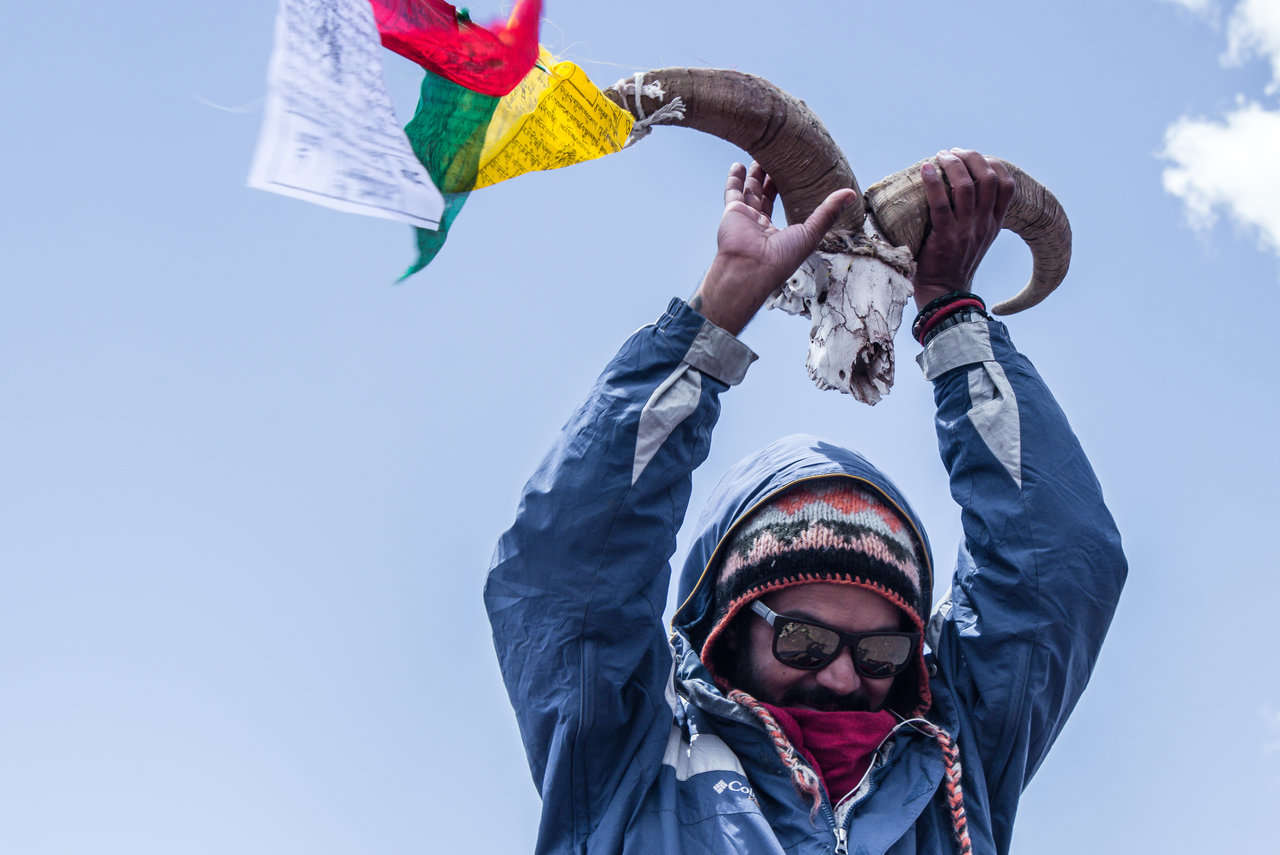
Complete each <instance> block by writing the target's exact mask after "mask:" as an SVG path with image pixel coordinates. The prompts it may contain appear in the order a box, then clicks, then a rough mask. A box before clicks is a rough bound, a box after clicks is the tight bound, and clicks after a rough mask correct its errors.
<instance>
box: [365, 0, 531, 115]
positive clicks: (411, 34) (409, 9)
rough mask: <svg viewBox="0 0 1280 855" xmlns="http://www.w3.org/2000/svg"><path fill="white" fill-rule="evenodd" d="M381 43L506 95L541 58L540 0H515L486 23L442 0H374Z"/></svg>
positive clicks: (457, 79)
mask: <svg viewBox="0 0 1280 855" xmlns="http://www.w3.org/2000/svg"><path fill="white" fill-rule="evenodd" d="M372 2H373V14H374V19H375V20H376V21H377V24H378V32H379V33H381V35H382V44H383V45H384V46H385V47H387V48H389V49H390V50H393V51H395V52H396V53H398V54H400V55H401V56H403V57H405V58H406V59H410V60H413V61H414V62H416V63H417V64H418V65H420V66H422V67H423V68H425V69H426V70H427V71H429V72H431V73H433V74H438V75H440V76H441V77H444V78H446V79H448V80H451V81H453V82H454V83H457V84H458V85H460V86H465V87H466V88H468V89H470V90H472V91H474V92H479V93H481V94H483V95H497V96H500V95H506V94H507V93H508V92H510V91H511V90H512V89H514V88H515V86H516V84H518V83H519V82H520V81H521V79H523V78H524V76H525V74H526V73H527V72H528V71H529V69H530V68H532V67H533V63H534V61H535V60H536V59H537V58H538V24H539V18H540V16H541V15H542V0H516V4H515V8H514V9H512V10H511V17H510V18H508V19H507V22H506V23H505V24H503V23H502V22H501V21H497V22H494V23H493V24H491V25H490V26H489V27H488V28H486V27H481V26H478V25H477V24H474V23H472V21H471V16H470V14H469V13H468V12H467V10H466V9H463V10H461V11H459V10H458V9H457V8H456V7H454V6H452V5H450V4H449V3H445V2H443V0H372Z"/></svg>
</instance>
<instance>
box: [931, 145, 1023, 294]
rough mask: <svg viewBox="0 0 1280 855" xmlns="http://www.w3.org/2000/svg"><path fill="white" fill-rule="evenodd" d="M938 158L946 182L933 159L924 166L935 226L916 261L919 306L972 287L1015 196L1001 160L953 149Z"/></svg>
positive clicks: (1010, 177)
mask: <svg viewBox="0 0 1280 855" xmlns="http://www.w3.org/2000/svg"><path fill="white" fill-rule="evenodd" d="M938 162H939V163H940V164H941V165H942V171H943V172H945V173H946V179H947V180H946V183H944V182H943V180H942V175H940V174H939V172H938V170H937V169H936V168H935V167H934V165H933V164H932V163H925V164H924V166H923V167H922V168H921V176H920V177H921V178H922V179H923V180H924V193H925V198H926V199H927V200H928V202H929V221H930V224H931V227H932V228H931V230H930V232H929V236H928V237H926V238H925V241H924V245H923V246H921V247H920V255H919V257H918V258H917V259H916V275H915V280H914V285H915V298H916V308H917V309H922V308H924V306H925V305H926V304H928V303H929V301H930V300H933V299H934V298H935V297H941V296H942V295H944V294H948V293H950V292H952V291H968V290H969V287H970V285H971V284H972V282H973V274H974V273H975V272H976V271H977V269H978V264H979V263H980V262H981V261H982V257H983V256H984V255H986V252H987V249H988V248H989V247H990V246H991V243H992V241H994V240H995V239H996V235H998V234H999V233H1000V228H1001V224H1002V223H1003V222H1004V215H1005V212H1006V211H1007V210H1008V209H1009V202H1010V201H1011V200H1012V199H1013V190H1014V183H1013V177H1012V176H1010V175H1009V170H1008V169H1006V168H1005V166H1004V164H1002V163H1000V162H999V161H994V160H988V159H987V158H985V157H983V156H982V155H981V154H979V153H978V152H976V151H969V150H965V149H958V148H953V149H951V150H950V151H941V152H938ZM947 183H949V184H950V185H951V195H950V198H948V196H947Z"/></svg>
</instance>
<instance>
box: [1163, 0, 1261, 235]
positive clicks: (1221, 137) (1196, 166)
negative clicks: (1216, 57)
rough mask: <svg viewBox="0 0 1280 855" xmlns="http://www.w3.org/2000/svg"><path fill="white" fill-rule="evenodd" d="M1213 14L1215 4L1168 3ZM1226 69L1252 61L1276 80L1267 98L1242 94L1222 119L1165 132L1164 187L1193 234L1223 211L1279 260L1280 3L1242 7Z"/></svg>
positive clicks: (1255, 1)
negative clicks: (1278, 104)
mask: <svg viewBox="0 0 1280 855" xmlns="http://www.w3.org/2000/svg"><path fill="white" fill-rule="evenodd" d="M1166 2H1173V3H1177V4H1178V5H1180V6H1184V7H1186V8H1188V9H1191V10H1192V11H1196V12H1202V13H1205V14H1212V13H1215V12H1216V11H1217V7H1216V6H1215V4H1214V3H1213V2H1211V0H1166ZM1226 40H1227V44H1226V50H1225V52H1224V53H1223V55H1222V63H1223V64H1224V65H1242V64H1244V63H1245V62H1248V61H1250V60H1254V59H1261V60H1264V61H1267V62H1270V64H1271V71H1272V78H1271V82H1270V83H1269V84H1268V85H1267V86H1266V88H1265V90H1264V92H1263V93H1262V94H1261V96H1254V97H1250V96H1248V95H1246V94H1243V93H1241V94H1240V95H1238V96H1237V98H1236V106H1235V107H1234V108H1233V109H1231V110H1229V111H1228V112H1227V113H1226V114H1225V115H1223V116H1221V117H1219V118H1205V117H1191V116H1183V117H1181V118H1179V119H1178V120H1177V121H1175V122H1174V123H1173V124H1172V125H1170V126H1169V128H1168V129H1167V130H1166V131H1165V138H1164V148H1163V150H1162V151H1161V152H1160V157H1161V158H1163V159H1164V160H1167V161H1169V162H1170V163H1169V165H1168V166H1167V167H1166V168H1165V170H1164V174H1163V182H1164V188H1165V190H1167V191H1168V192H1169V193H1171V194H1173V195H1174V196H1177V197H1178V198H1180V199H1182V201H1183V202H1184V204H1185V205H1186V208H1187V217H1188V219H1189V221H1190V222H1191V224H1192V226H1193V227H1195V228H1208V227H1210V226H1212V225H1213V224H1214V222H1215V221H1216V220H1217V215H1218V212H1220V211H1225V212H1226V213H1227V214H1228V215H1229V216H1230V217H1231V219H1232V220H1234V221H1235V222H1237V223H1239V224H1241V225H1242V226H1244V227H1246V228H1248V229H1253V230H1256V232H1257V234H1258V243H1259V246H1260V247H1261V248H1263V249H1267V250H1270V251H1272V252H1275V253H1277V254H1280V162H1277V159H1276V157H1275V152H1276V146H1277V140H1280V109H1277V108H1275V107H1274V106H1269V105H1268V104H1267V100H1268V97H1267V96H1275V95H1276V93H1277V91H1280V3H1277V2H1275V0H1239V2H1237V3H1236V4H1235V6H1234V8H1233V9H1232V10H1231V15H1230V17H1229V18H1228V20H1227V27H1226Z"/></svg>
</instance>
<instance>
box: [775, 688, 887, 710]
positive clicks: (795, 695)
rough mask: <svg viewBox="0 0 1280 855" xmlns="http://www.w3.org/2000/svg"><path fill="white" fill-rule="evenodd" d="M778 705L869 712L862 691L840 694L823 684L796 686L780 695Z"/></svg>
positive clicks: (868, 700)
mask: <svg viewBox="0 0 1280 855" xmlns="http://www.w3.org/2000/svg"><path fill="white" fill-rule="evenodd" d="M781 701H782V703H781V704H779V706H785V707H799V706H804V707H812V708H813V709H815V710H824V711H827V712H832V711H844V712H870V711H871V701H870V699H868V698H867V696H866V694H865V693H863V692H850V693H849V694H847V695H841V694H838V693H836V692H833V691H831V690H830V689H828V688H825V687H823V686H810V687H805V686H796V687H795V688H793V689H791V690H790V691H788V692H787V693H785V694H784V695H783V696H782V699H781Z"/></svg>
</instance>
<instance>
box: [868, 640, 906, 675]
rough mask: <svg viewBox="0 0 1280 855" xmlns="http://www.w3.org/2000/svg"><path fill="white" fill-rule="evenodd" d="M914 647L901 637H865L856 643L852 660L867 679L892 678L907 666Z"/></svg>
mask: <svg viewBox="0 0 1280 855" xmlns="http://www.w3.org/2000/svg"><path fill="white" fill-rule="evenodd" d="M913 646H914V645H913V644H912V641H911V639H910V638H909V637H907V636H903V635H867V636H863V637H862V638H861V639H860V640H859V641H858V646H857V648H856V649H855V650H854V658H855V659H856V660H857V663H858V670H859V671H861V672H862V674H863V675H864V676H867V677H892V676H893V675H894V674H897V673H898V672H899V671H901V670H902V669H903V668H905V667H906V666H907V662H908V661H909V660H910V659H911V648H912V647H913Z"/></svg>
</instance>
